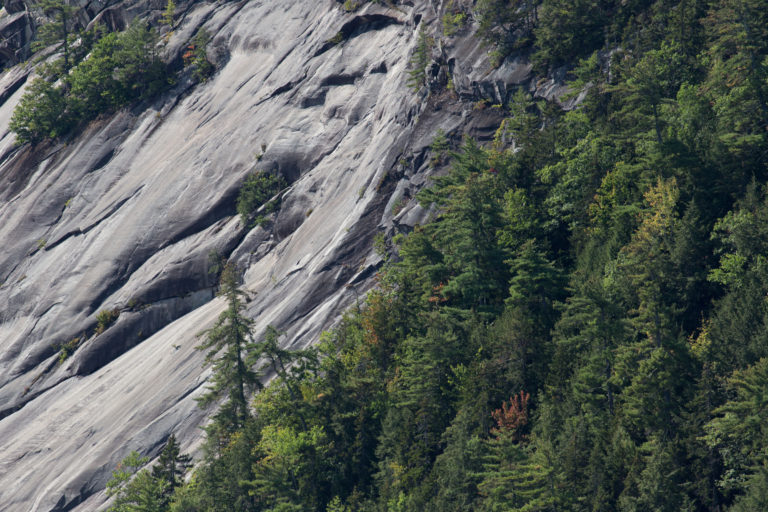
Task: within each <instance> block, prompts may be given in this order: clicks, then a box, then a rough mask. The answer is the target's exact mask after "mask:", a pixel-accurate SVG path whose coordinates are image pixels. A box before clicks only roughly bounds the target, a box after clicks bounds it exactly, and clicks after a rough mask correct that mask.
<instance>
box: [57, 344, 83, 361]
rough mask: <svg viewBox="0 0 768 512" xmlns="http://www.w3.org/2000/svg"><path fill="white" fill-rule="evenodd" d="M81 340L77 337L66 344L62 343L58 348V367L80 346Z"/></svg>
mask: <svg viewBox="0 0 768 512" xmlns="http://www.w3.org/2000/svg"><path fill="white" fill-rule="evenodd" d="M81 341H82V340H81V339H80V338H79V337H75V338H72V339H71V340H69V341H67V342H66V343H62V344H61V346H60V347H59V365H62V364H64V361H66V360H67V358H68V357H69V356H71V355H72V354H74V353H75V350H77V347H78V346H80V342H81Z"/></svg>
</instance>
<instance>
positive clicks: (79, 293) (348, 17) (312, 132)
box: [0, 0, 560, 511]
mask: <svg viewBox="0 0 768 512" xmlns="http://www.w3.org/2000/svg"><path fill="white" fill-rule="evenodd" d="M81 4H83V5H82V7H83V10H82V13H81V16H83V24H87V23H89V22H91V21H92V20H93V19H97V18H98V19H101V20H102V21H105V20H106V21H108V23H109V24H111V25H113V26H116V27H119V26H121V25H122V26H124V25H125V24H126V23H127V22H128V21H129V20H130V19H131V18H132V17H134V16H136V15H141V16H145V15H151V14H152V13H153V12H154V13H155V15H156V13H157V12H158V11H159V10H160V9H162V7H163V5H164V2H153V1H147V2H109V1H107V2H104V1H102V2H91V3H87V4H84V3H83V2H81ZM161 4H163V5H161ZM178 5H179V8H178V11H177V12H179V13H180V14H179V21H178V26H177V27H175V29H174V31H173V33H172V34H170V36H169V37H170V39H169V43H168V47H167V56H166V57H167V58H168V59H169V60H170V59H173V58H178V57H177V56H178V55H179V54H180V53H181V51H182V50H183V49H184V48H185V47H186V45H187V44H188V41H189V40H190V38H191V37H192V35H193V34H194V33H195V32H196V30H197V29H198V28H199V27H201V26H204V27H205V28H206V29H207V30H208V32H209V33H210V34H212V36H213V37H212V42H211V44H210V46H209V48H208V55H209V59H210V60H211V61H212V62H214V64H215V65H216V68H217V70H216V73H215V74H214V75H213V76H212V77H211V78H210V79H209V80H208V81H207V82H205V83H202V84H198V85H194V84H193V83H192V81H191V79H190V78H189V77H184V76H182V77H181V78H180V79H179V81H178V83H177V84H176V86H174V88H173V89H172V90H171V91H169V92H167V93H165V94H164V95H163V96H162V97H160V98H158V99H157V100H155V101H154V102H152V103H150V104H141V105H136V106H135V107H133V108H132V109H128V110H123V111H120V112H117V113H116V114H114V115H110V116H103V117H101V118H99V119H97V120H96V121H94V122H92V123H91V124H90V125H89V126H88V127H87V129H86V130H85V131H84V132H83V133H81V134H79V135H78V136H76V137H73V138H70V139H68V140H66V141H55V142H47V143H41V144H38V145H37V146H34V147H30V146H28V145H27V146H22V147H17V146H15V145H14V135H13V134H12V133H10V132H9V131H8V128H7V126H8V121H9V119H10V116H11V113H12V111H13V108H14V105H15V104H16V103H17V102H18V100H19V98H20V97H21V95H22V94H23V91H24V83H25V80H26V78H27V75H28V74H29V73H30V67H29V66H30V65H29V64H18V65H15V66H13V67H11V68H9V69H8V70H6V71H5V72H4V73H3V74H2V76H0V100H2V102H3V103H2V105H0V240H1V241H2V243H1V244H0V283H2V285H1V286H0V418H2V419H0V503H2V504H3V505H2V507H0V508H2V509H3V510H9V511H17V510H18V511H50V510H83V511H85V510H96V509H98V508H99V507H102V506H103V505H104V503H105V500H106V496H105V495H104V493H103V489H104V485H105V483H106V481H107V479H108V478H109V475H110V472H111V471H112V469H113V468H114V467H115V465H116V464H117V462H118V461H120V460H121V459H122V458H123V457H124V456H125V455H126V454H127V453H128V452H129V451H130V450H132V449H137V450H139V451H140V452H142V453H144V454H150V455H156V454H157V452H158V450H159V449H160V447H161V446H162V444H163V443H164V442H165V440H166V439H167V437H168V435H169V434H170V433H171V432H173V433H175V434H176V436H177V437H178V438H179V439H180V440H181V441H182V448H184V449H186V450H193V449H194V447H195V445H196V443H198V442H199V440H200V434H201V431H200V430H199V428H198V427H199V426H200V425H201V424H202V423H203V422H204V420H205V413H204V412H203V411H200V410H199V409H198V408H197V404H196V402H195V401H194V398H195V397H196V396H199V394H200V393H201V392H202V390H203V388H204V386H205V379H206V377H207V376H208V370H206V369H204V368H203V367H202V354H201V353H198V352H197V351H195V349H194V346H195V345H196V344H197V343H198V342H197V340H196V334H197V333H199V332H200V331H201V330H204V329H205V328H206V327H208V326H210V325H211V323H212V322H213V321H214V320H215V318H216V317H217V316H218V314H219V313H220V312H221V310H222V308H223V304H222V302H221V301H220V300H219V299H216V298H215V293H214V290H215V277H214V276H213V275H211V274H210V273H209V272H208V267H209V258H210V255H211V254H218V255H221V256H223V257H226V258H229V259H230V261H234V262H236V263H237V265H238V268H239V269H240V270H241V271H242V273H243V283H244V284H243V286H244V289H245V290H246V291H247V293H248V294H249V298H250V300H249V302H248V310H247V311H248V314H249V315H250V316H251V317H253V318H254V320H255V331H256V333H257V334H258V333H260V332H261V331H263V329H264V328H265V327H266V326H267V325H269V324H272V325H275V326H277V327H278V328H280V329H282V330H285V331H286V333H287V334H286V336H285V337H284V341H283V342H284V344H285V345H286V346H290V347H301V346H305V345H307V344H309V343H312V342H313V341H315V340H317V338H318V335H319V333H320V332H321V331H322V330H323V329H326V328H328V327H329V326H330V325H332V324H333V322H334V321H335V320H336V319H337V318H338V315H339V314H340V313H341V312H342V311H343V310H344V309H345V308H346V307H348V306H349V305H351V304H353V303H354V302H355V301H357V300H358V299H359V298H361V297H362V296H363V295H364V293H365V292H366V290H368V289H369V288H370V287H371V286H373V284H374V275H375V271H376V268H377V266H378V264H379V257H378V256H376V254H375V251H373V249H372V241H373V237H374V235H375V234H376V233H379V232H384V233H388V234H391V233H393V232H394V231H396V230H407V229H409V226H413V225H414V224H415V223H418V222H423V221H424V220H425V218H426V217H427V214H428V212H426V211H424V210H423V209H422V208H421V207H419V206H418V205H416V204H414V202H413V201H410V199H411V198H412V197H413V195H414V193H415V192H416V190H418V189H419V187H421V186H422V185H423V184H424V182H425V181H426V179H427V178H428V174H429V173H430V172H431V170H430V168H429V165H428V162H429V158H428V151H429V149H428V147H429V144H430V143H431V141H432V139H433V137H434V135H435V133H436V131H437V130H438V129H443V130H444V131H445V132H446V133H448V134H450V135H451V137H452V138H453V139H454V140H455V141H458V140H460V137H461V136H462V134H464V133H468V134H470V135H473V136H475V137H478V138H481V139H488V138H489V137H490V136H491V135H492V134H493V131H494V130H495V128H496V127H497V125H498V122H499V120H500V118H499V115H498V114H497V113H496V109H490V108H487V109H478V108H477V106H478V101H480V100H482V99H486V100H488V101H487V102H488V103H501V102H504V101H507V99H508V98H509V96H511V94H512V92H513V91H514V87H515V86H517V85H520V84H523V85H525V86H529V84H530V83H531V70H530V66H529V65H528V64H527V63H525V62H524V61H522V60H519V61H516V60H513V61H508V62H506V63H505V64H504V65H503V66H501V67H500V68H498V69H496V70H493V71H491V70H490V67H489V65H488V62H487V58H486V56H485V52H484V50H483V49H482V48H480V47H479V46H478V44H477V42H476V41H475V40H474V39H473V38H472V37H471V34H470V33H471V29H467V30H466V31H465V34H464V35H461V34H460V35H459V36H458V37H455V38H453V39H452V40H451V41H450V42H445V43H444V44H441V45H438V47H437V48H436V49H435V50H434V52H433V55H432V57H433V63H432V65H431V66H430V67H429V68H428V76H429V79H430V89H431V91H430V94H429V95H427V93H426V91H422V92H421V93H418V94H417V93H415V92H414V91H412V90H410V89H408V88H407V87H406V85H405V84H406V80H407V78H408V61H409V58H410V55H411V54H412V52H413V47H414V45H415V44H416V40H417V37H416V34H417V33H418V30H419V27H420V26H421V25H426V26H429V27H432V28H435V27H436V26H437V23H438V20H439V15H440V12H441V11H440V10H441V9H442V5H441V4H440V3H439V2H430V1H420V0H417V1H414V2H406V3H404V4H398V5H397V6H396V7H387V6H385V5H384V4H381V5H379V4H368V5H366V6H365V7H364V8H363V9H360V10H358V11H356V12H351V13H348V12H345V11H344V10H343V9H341V7H340V4H339V3H338V2H335V1H333V0H321V1H317V2H314V1H313V2H308V1H306V0H250V1H243V2H211V3H207V2H178ZM2 14H4V16H3V17H0V25H2V23H4V22H7V23H6V25H7V24H9V23H10V22H11V20H12V19H13V17H14V16H20V19H21V17H24V19H25V20H32V17H31V16H30V15H29V14H28V9H26V7H25V5H24V4H22V3H21V2H18V1H16V2H6V8H5V10H4V11H3V13H2ZM15 23H20V22H15ZM25 23H26V22H25ZM29 23H33V21H29ZM22 25H23V24H22ZM19 26H21V25H19ZM32 26H33V25H23V26H22V28H21V29H20V30H21V31H22V32H23V34H24V37H25V38H26V39H24V40H21V39H20V40H19V41H17V42H16V43H14V44H16V49H15V50H13V51H9V52H6V53H3V55H4V56H5V57H4V58H5V59H6V61H7V63H9V64H12V63H13V62H15V61H14V59H16V60H19V59H18V55H21V54H20V53H19V52H20V51H21V49H22V48H23V47H24V44H25V41H26V40H28V39H29V37H31V36H30V34H31V32H30V31H31V30H32V29H31V28H30V27H32ZM17 28H18V27H17ZM17 33H18V31H17ZM339 34H340V36H339ZM9 44H10V43H9ZM22 53H23V52H22ZM448 76H450V77H451V79H452V82H453V88H452V89H451V90H446V89H445V88H444V85H445V83H446V81H447V77H448ZM540 86H541V89H540V91H539V92H540V93H541V94H547V95H551V94H557V93H558V91H559V90H560V89H559V87H558V86H557V84H556V83H555V82H546V83H545V82H542V83H541V84H540ZM256 169H263V170H273V171H276V172H279V173H281V174H282V175H283V176H284V177H285V178H286V180H287V181H288V182H289V183H290V186H289V188H288V189H287V191H285V192H284V194H283V198H282V206H281V208H280V210H279V211H278V212H277V213H276V214H273V215H272V217H271V218H270V220H269V222H267V223H266V224H265V225H264V226H262V227H256V228H254V229H247V228H246V227H244V226H243V224H242V223H241V221H240V218H239V217H238V216H237V215H236V214H235V198H236V196H237V192H238V189H239V187H240V185H241V184H242V182H243V180H244V179H245V177H246V176H247V175H248V174H249V173H250V172H252V171H254V170H256ZM395 205H397V206H396V207H395ZM403 205H405V206H404V207H403ZM393 213H396V215H395V216H393ZM104 310H116V311H118V312H119V316H118V318H117V320H116V321H115V322H114V323H113V324H112V325H110V326H109V327H108V328H107V329H106V330H104V332H101V333H100V334H98V335H97V334H96V333H97V332H98V331H97V315H98V314H99V312H102V311H104ZM74 338H79V339H80V342H79V345H78V346H77V349H76V350H75V351H74V353H73V354H72V355H70V356H69V357H68V358H66V359H65V360H64V361H63V362H60V347H61V346H62V344H64V343H66V342H68V341H70V340H72V339H74Z"/></svg>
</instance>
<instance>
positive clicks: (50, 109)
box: [8, 77, 74, 144]
mask: <svg viewBox="0 0 768 512" xmlns="http://www.w3.org/2000/svg"><path fill="white" fill-rule="evenodd" d="M73 123H74V120H73V119H72V118H71V116H70V115H69V114H68V113H67V112H66V98H65V96H64V93H63V92H62V89H61V88H60V87H57V86H55V85H54V84H53V83H51V82H49V81H48V80H46V79H44V78H42V77H35V78H34V79H33V80H32V83H31V84H30V85H29V86H28V87H27V89H26V91H25V92H24V95H23V96H22V97H21V100H20V101H19V103H18V105H17V106H16V108H15V109H14V111H13V116H12V117H11V121H10V123H9V124H8V127H9V128H10V129H11V130H12V131H13V132H15V133H16V143H17V144H23V143H25V142H32V143H35V142H39V141H41V140H43V139H46V138H50V139H55V138H57V137H59V136H61V135H63V134H65V133H67V132H68V131H69V130H70V128H71V126H72V124H73Z"/></svg>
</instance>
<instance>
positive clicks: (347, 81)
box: [320, 75, 360, 87]
mask: <svg viewBox="0 0 768 512" xmlns="http://www.w3.org/2000/svg"><path fill="white" fill-rule="evenodd" d="M358 78H360V75H331V76H328V77H325V78H324V79H323V81H322V82H320V86H321V87H322V86H338V85H352V84H354V83H355V80H357V79H358Z"/></svg>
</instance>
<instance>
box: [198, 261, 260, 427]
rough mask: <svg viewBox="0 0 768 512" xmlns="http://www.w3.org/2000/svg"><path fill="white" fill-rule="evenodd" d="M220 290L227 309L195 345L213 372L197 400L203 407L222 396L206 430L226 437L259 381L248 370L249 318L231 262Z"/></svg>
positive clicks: (240, 420)
mask: <svg viewBox="0 0 768 512" xmlns="http://www.w3.org/2000/svg"><path fill="white" fill-rule="evenodd" d="M220 293H221V295H223V296H224V297H225V298H226V301H227V309H226V310H225V311H224V312H222V313H221V315H219V318H218V320H217V321H216V324H214V326H213V327H211V328H210V329H208V330H207V331H205V332H203V333H201V336H204V337H205V339H204V341H203V342H202V343H201V344H200V345H198V346H197V347H195V348H197V349H198V350H203V351H206V355H205V364H206V365H209V364H212V371H213V375H212V377H211V379H210V382H211V385H210V386H209V387H208V390H207V391H206V393H205V394H204V395H203V396H201V397H200V398H198V399H197V400H198V404H199V405H200V407H207V406H209V405H210V404H212V403H214V402H216V401H218V400H220V399H222V398H223V399H225V401H224V403H223V405H222V406H221V408H220V410H219V412H218V413H217V414H216V416H215V418H214V423H213V425H212V426H210V427H208V429H209V430H208V432H209V435H211V433H212V432H215V433H216V434H217V435H223V436H225V437H226V436H227V435H228V434H229V433H234V432H235V431H236V430H238V429H239V428H242V427H243V426H244V425H245V422H246V420H247V419H248V418H249V417H250V410H249V407H248V400H247V396H248V393H249V391H251V390H252V389H253V388H254V387H256V386H260V385H261V383H260V381H259V378H258V377H259V376H258V375H257V374H256V372H254V371H253V370H252V369H251V367H252V366H253V363H254V362H255V361H253V359H254V357H257V355H256V354H255V349H256V346H255V344H254V343H253V340H252V339H251V325H252V324H253V321H252V320H251V319H249V318H247V317H245V316H243V314H242V312H243V309H244V308H245V305H244V304H243V301H242V297H243V292H242V291H240V290H239V289H238V283H237V269H236V268H235V267H234V265H232V264H227V265H226V266H225V267H224V270H223V272H222V274H221V291H220Z"/></svg>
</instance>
